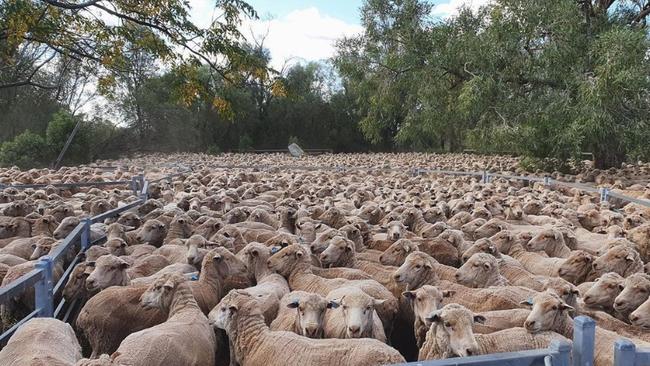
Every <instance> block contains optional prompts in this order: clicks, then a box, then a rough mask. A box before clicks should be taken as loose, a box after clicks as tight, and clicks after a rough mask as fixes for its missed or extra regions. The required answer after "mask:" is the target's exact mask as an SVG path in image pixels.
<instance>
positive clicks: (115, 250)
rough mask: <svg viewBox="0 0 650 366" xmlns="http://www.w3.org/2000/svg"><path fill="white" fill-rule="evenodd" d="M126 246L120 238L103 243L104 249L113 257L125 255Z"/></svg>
mask: <svg viewBox="0 0 650 366" xmlns="http://www.w3.org/2000/svg"><path fill="white" fill-rule="evenodd" d="M127 246H128V245H127V244H126V242H125V241H124V240H123V239H121V238H111V239H109V240H108V241H106V243H104V248H106V249H108V252H109V253H110V254H112V255H114V256H117V257H119V256H121V255H126V247H127Z"/></svg>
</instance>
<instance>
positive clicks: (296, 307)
mask: <svg viewBox="0 0 650 366" xmlns="http://www.w3.org/2000/svg"><path fill="white" fill-rule="evenodd" d="M336 306H338V304H335V303H334V302H332V301H327V300H326V299H325V298H324V297H323V296H320V295H318V294H314V293H311V292H305V291H292V292H290V293H288V294H286V295H284V297H282V299H281V300H280V307H279V311H278V315H277V317H276V318H275V319H274V320H273V322H271V325H270V326H269V327H270V329H271V330H285V331H289V332H294V333H296V334H299V335H302V336H305V337H308V338H323V319H324V315H325V311H326V310H327V309H331V308H333V307H336Z"/></svg>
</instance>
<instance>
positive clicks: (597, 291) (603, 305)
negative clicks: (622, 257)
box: [582, 272, 625, 312]
mask: <svg viewBox="0 0 650 366" xmlns="http://www.w3.org/2000/svg"><path fill="white" fill-rule="evenodd" d="M624 282H625V278H623V277H622V276H621V275H619V274H618V273H615V272H608V273H604V274H603V275H601V276H600V277H599V278H598V279H596V282H595V283H594V284H593V285H592V286H591V287H590V288H589V289H588V290H587V291H585V292H584V293H583V296H582V298H583V301H584V303H585V305H587V306H588V307H590V308H595V309H603V310H605V311H610V312H613V311H614V299H616V297H617V296H618V295H619V294H620V293H621V291H623V288H624V287H625V285H624Z"/></svg>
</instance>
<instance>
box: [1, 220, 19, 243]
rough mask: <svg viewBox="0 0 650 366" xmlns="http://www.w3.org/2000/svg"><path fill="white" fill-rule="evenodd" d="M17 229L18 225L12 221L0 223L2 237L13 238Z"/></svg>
mask: <svg viewBox="0 0 650 366" xmlns="http://www.w3.org/2000/svg"><path fill="white" fill-rule="evenodd" d="M15 231H16V225H15V224H13V223H11V222H2V223H0V239H6V238H11V237H12V236H14V233H15Z"/></svg>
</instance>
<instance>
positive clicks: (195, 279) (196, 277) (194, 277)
mask: <svg viewBox="0 0 650 366" xmlns="http://www.w3.org/2000/svg"><path fill="white" fill-rule="evenodd" d="M198 280H199V275H197V274H193V275H192V276H191V277H190V281H198Z"/></svg>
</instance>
